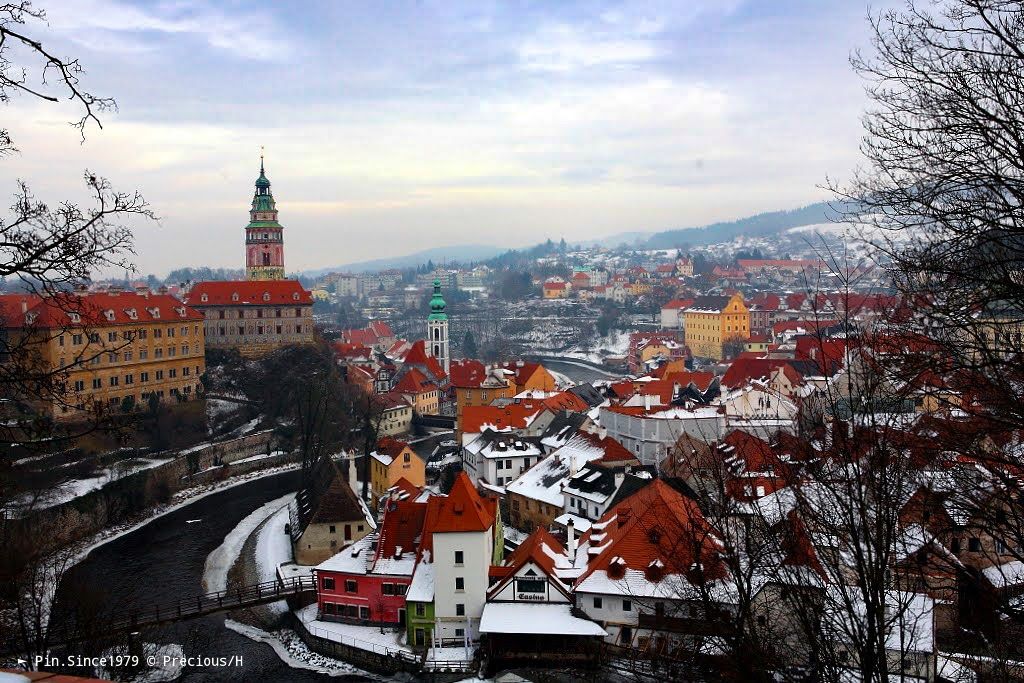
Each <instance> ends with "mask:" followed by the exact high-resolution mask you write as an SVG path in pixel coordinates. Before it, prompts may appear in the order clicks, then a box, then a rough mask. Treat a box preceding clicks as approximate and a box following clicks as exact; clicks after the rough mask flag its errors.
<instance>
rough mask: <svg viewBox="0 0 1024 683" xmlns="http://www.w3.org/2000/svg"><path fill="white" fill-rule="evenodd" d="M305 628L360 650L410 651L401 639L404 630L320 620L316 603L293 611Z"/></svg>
mask: <svg viewBox="0 0 1024 683" xmlns="http://www.w3.org/2000/svg"><path fill="white" fill-rule="evenodd" d="M295 615H296V616H297V617H298V618H299V621H301V622H302V623H303V625H304V626H305V627H306V630H307V631H309V632H310V633H311V634H313V635H314V636H318V637H320V638H323V639H325V640H333V641H334V642H336V643H342V644H344V645H349V646H351V647H356V648H359V649H360V650H369V651H370V652H376V653H379V654H391V653H392V652H394V651H396V650H400V651H403V652H409V653H411V652H412V648H410V647H409V646H407V645H405V643H403V642H402V641H403V640H404V638H405V631H402V630H392V629H389V628H386V627H385V628H384V629H383V631H384V632H383V633H381V630H382V629H381V627H380V626H360V625H358V624H340V623H338V622H334V621H320V620H318V619H317V618H316V616H317V605H316V604H312V605H307V606H306V607H303V608H302V609H300V610H298V611H296V612H295Z"/></svg>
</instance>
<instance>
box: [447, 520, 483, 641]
mask: <svg viewBox="0 0 1024 683" xmlns="http://www.w3.org/2000/svg"><path fill="white" fill-rule="evenodd" d="M491 533H492V532H491V531H486V532H452V533H435V534H434V555H433V563H434V616H435V619H436V633H437V636H438V637H440V638H442V639H454V638H456V637H457V636H456V635H455V629H457V628H464V629H465V628H468V629H469V635H470V638H472V639H473V640H478V639H479V637H480V630H479V629H480V615H481V614H482V613H483V610H484V602H485V600H486V598H487V586H488V570H489V568H490V564H491V554H492V551H493V543H492V535H491ZM456 550H461V551H463V564H462V566H460V567H457V566H455V551H456ZM460 576H461V577H462V578H463V580H464V582H465V584H464V585H465V588H464V590H463V591H461V592H457V591H456V589H455V578H456V577H460ZM457 603H461V604H463V605H465V608H466V609H465V616H458V615H456V607H455V606H456V604H457ZM467 621H468V624H467Z"/></svg>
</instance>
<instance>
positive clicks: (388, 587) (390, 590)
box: [380, 583, 395, 595]
mask: <svg viewBox="0 0 1024 683" xmlns="http://www.w3.org/2000/svg"><path fill="white" fill-rule="evenodd" d="M380 592H381V593H383V594H384V595H394V594H395V585H394V584H393V583H383V584H381V586H380Z"/></svg>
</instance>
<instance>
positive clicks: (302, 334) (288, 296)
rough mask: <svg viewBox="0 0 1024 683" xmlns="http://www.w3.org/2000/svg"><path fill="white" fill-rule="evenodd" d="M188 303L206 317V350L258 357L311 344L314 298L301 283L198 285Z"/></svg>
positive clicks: (195, 286) (209, 283) (189, 296)
mask: <svg viewBox="0 0 1024 683" xmlns="http://www.w3.org/2000/svg"><path fill="white" fill-rule="evenodd" d="M185 303H186V304H188V305H189V306H191V307H192V308H194V309H195V310H197V311H199V312H200V313H202V314H203V318H204V322H203V326H204V328H205V331H206V348H208V349H210V348H213V349H229V348H234V349H238V351H239V352H240V353H241V354H242V355H243V356H246V357H260V356H264V355H266V354H268V353H270V352H272V351H274V350H275V349H279V348H281V347H284V346H291V345H295V344H312V343H313V297H312V296H311V295H310V293H309V292H308V291H306V290H305V289H304V288H303V286H302V285H301V284H300V283H299V281H298V280H280V281H278V282H269V281H264V282H258V281H248V280H235V281H232V280H227V281H223V282H219V281H218V282H198V283H196V284H195V285H194V286H193V287H192V289H191V290H190V291H189V293H188V296H186V297H185Z"/></svg>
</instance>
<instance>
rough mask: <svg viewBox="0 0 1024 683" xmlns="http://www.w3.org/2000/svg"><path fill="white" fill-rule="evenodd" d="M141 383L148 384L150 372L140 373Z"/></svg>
mask: <svg viewBox="0 0 1024 683" xmlns="http://www.w3.org/2000/svg"><path fill="white" fill-rule="evenodd" d="M139 381H140V382H148V381H149V373H148V372H140V373H139Z"/></svg>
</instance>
